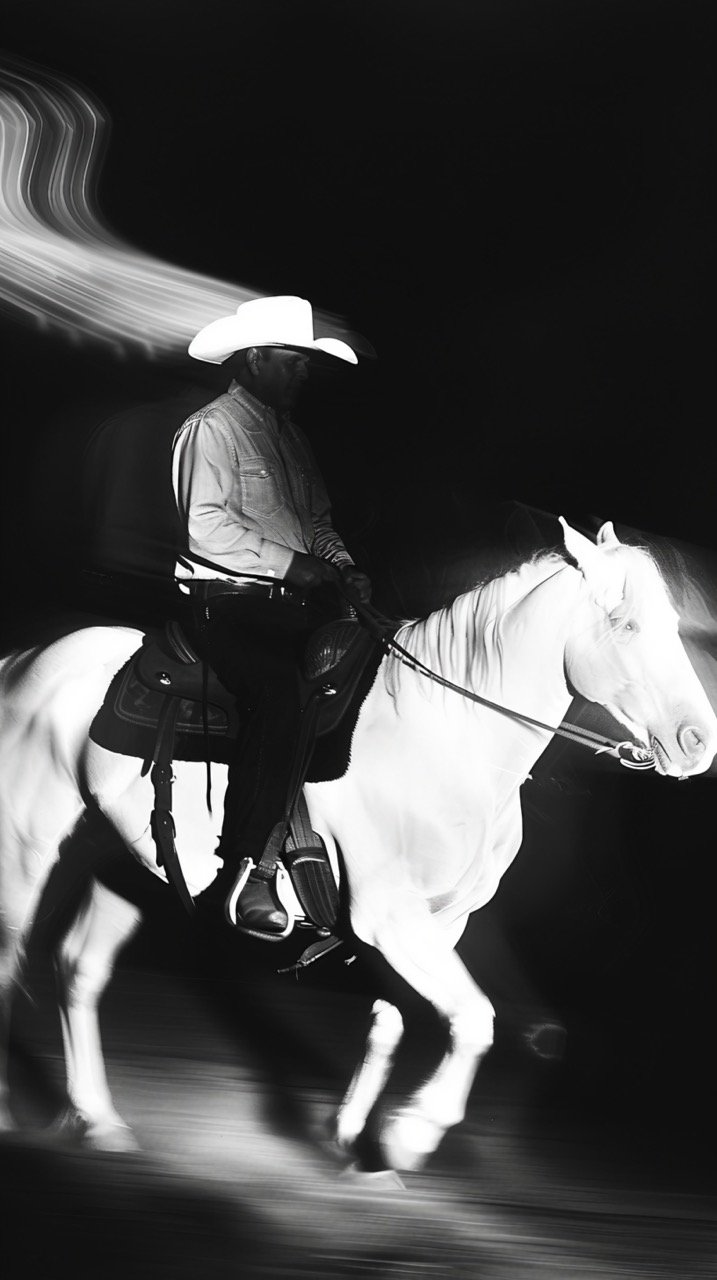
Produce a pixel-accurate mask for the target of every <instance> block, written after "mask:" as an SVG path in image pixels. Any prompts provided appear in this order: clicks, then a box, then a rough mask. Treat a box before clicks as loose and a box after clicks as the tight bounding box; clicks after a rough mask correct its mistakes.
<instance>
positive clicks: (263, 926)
mask: <svg viewBox="0 0 717 1280" xmlns="http://www.w3.org/2000/svg"><path fill="white" fill-rule="evenodd" d="M230 923H231V924H235V925H236V926H237V927H238V928H239V929H247V930H249V931H250V932H251V933H270V934H275V935H276V934H282V933H283V932H284V930H285V929H286V927H287V925H288V923H289V917H288V915H287V914H286V911H285V910H284V908H283V907H282V905H281V903H280V902H279V901H278V899H277V897H276V893H275V891H274V882H273V880H265V879H264V878H263V877H262V876H257V875H256V874H254V873H252V874H251V875H250V876H249V878H248V880H247V882H246V884H245V885H244V888H243V889H242V891H241V893H240V894H239V897H238V898H237V901H236V910H235V919H234V920H231V921H230Z"/></svg>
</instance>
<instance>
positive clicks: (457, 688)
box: [179, 552, 655, 769]
mask: <svg viewBox="0 0 717 1280" xmlns="http://www.w3.org/2000/svg"><path fill="white" fill-rule="evenodd" d="M179 559H180V560H181V561H183V563H184V564H185V565H188V566H191V563H192V561H194V562H195V563H198V564H202V565H204V566H206V567H207V568H211V569H214V570H215V571H218V572H220V573H221V574H222V575H226V576H231V570H228V569H226V568H225V567H224V566H223V565H220V564H217V563H216V562H215V561H213V560H207V559H206V558H205V557H204V556H200V555H197V554H196V552H192V553H191V555H184V556H180V557H179ZM242 577H244V578H251V579H253V580H256V581H258V582H265V583H269V584H272V585H274V586H275V585H276V581H277V580H276V578H270V577H267V576H266V575H264V574H260V573H245V574H242ZM336 589H337V591H338V592H339V594H340V595H341V596H343V598H344V600H346V602H347V604H348V605H350V607H351V609H352V611H353V613H354V614H355V615H356V616H357V617H358V618H359V619H360V621H361V622H362V624H363V625H364V626H365V628H366V630H367V631H369V632H370V633H371V634H372V635H373V636H375V637H376V639H377V640H379V641H380V643H381V644H382V645H383V647H384V649H385V650H386V652H387V653H393V654H394V655H395V656H396V657H397V658H398V659H399V661H400V662H402V663H403V664H404V666H407V667H410V668H411V669H412V670H413V671H415V672H417V674H418V675H422V676H425V677H426V679H428V680H432V681H433V682H434V684H439V685H441V686H442V687H443V688H444V689H450V690H452V692H453V693H458V694H460V696H461V697H462V698H467V699H468V700H469V701H470V702H477V703H480V705H481V706H483V707H488V708H489V709H490V710H491V711H497V712H498V714H499V715H502V716H508V718H509V719H511V720H520V721H522V723H523V724H530V725H533V727H534V728H536V729H545V730H546V731H547V732H548V733H550V734H556V735H558V736H559V737H561V738H567V739H568V740H569V741H570V742H576V743H577V744H578V745H579V746H581V747H589V748H590V749H591V750H592V751H594V752H595V753H596V755H609V756H614V757H615V759H616V760H619V762H620V764H622V765H624V766H625V768H626V769H654V767H655V753H654V751H652V750H651V749H650V748H649V747H639V746H637V745H636V744H635V743H634V742H628V741H624V742H618V740H617V739H616V738H607V737H604V736H603V735H602V734H599V733H593V731H592V729H583V728H581V726H580V725H576V724H570V723H569V722H568V721H566V720H562V721H561V722H560V724H558V725H553V724H545V723H544V721H542V720H536V719H534V717H533V716H528V715H526V714H525V713H524V712H522V711H513V710H511V708H510V707H503V706H501V704H500V703H499V702H491V700H490V698H483V697H482V696H481V695H480V694H479V693H473V691H472V690H471V689H465V688H464V687H463V685H460V684H454V683H453V681H452V680H448V679H446V677H445V676H441V675H439V674H438V672H437V671H432V670H431V668H430V667H427V666H426V665H425V664H424V663H423V662H421V661H420V660H419V659H418V658H414V657H413V654H411V653H409V652H408V650H407V649H404V647H403V645H400V644H399V643H398V641H396V640H394V638H393V636H392V635H390V634H389V632H391V631H392V630H394V629H395V627H396V623H395V622H392V621H391V620H390V619H389V618H386V617H385V616H384V615H383V614H381V613H379V611H378V610H377V609H374V608H373V606H372V605H366V604H363V603H362V602H361V601H360V600H359V598H358V595H357V593H356V592H355V591H353V590H352V589H351V588H350V587H348V586H347V585H346V583H342V582H337V583H336Z"/></svg>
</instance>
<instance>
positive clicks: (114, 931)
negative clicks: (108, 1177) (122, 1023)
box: [55, 881, 141, 1151]
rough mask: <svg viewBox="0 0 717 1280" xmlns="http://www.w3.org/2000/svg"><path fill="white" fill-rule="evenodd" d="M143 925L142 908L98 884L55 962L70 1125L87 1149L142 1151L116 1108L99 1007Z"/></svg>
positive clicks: (94, 886) (95, 885)
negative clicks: (122, 956) (123, 950)
mask: <svg viewBox="0 0 717 1280" xmlns="http://www.w3.org/2000/svg"><path fill="white" fill-rule="evenodd" d="M140 919H141V913H140V911H139V910H138V908H137V907H135V906H133V905H131V904H130V903H129V902H126V901H125V899H124V898H120V897H118V896H117V894H114V893H112V892H111V891H110V890H109V889H107V888H106V887H105V886H104V885H101V884H99V883H98V882H97V881H94V882H93V884H92V888H91V890H90V893H89V894H88V896H87V898H86V900H85V903H84V904H83V907H82V909H81V910H80V912H79V913H78V915H77V917H76V919H75V920H74V922H73V924H72V926H71V928H70V930H69V932H68V933H67V934H66V935H65V937H64V938H63V940H62V942H61V944H60V946H59V948H58V951H57V954H56V957H55V969H56V974H57V982H58V993H59V1004H60V1022H61V1026H62V1039H63V1044H64V1049H65V1065H66V1071H67V1093H68V1099H69V1107H68V1111H67V1115H66V1123H67V1124H68V1125H70V1126H72V1127H73V1128H74V1129H76V1131H77V1133H78V1135H79V1136H80V1137H81V1139H82V1141H83V1143H84V1145H86V1146H91V1147H94V1148H97V1149H98V1150H107V1151H127V1150H134V1149H135V1148H136V1146H137V1143H136V1142H135V1139H134V1137H133V1136H132V1133H131V1130H130V1129H129V1127H128V1125H127V1124H126V1123H125V1122H124V1120H123V1119H122V1118H121V1116H120V1115H119V1114H118V1113H117V1111H116V1110H115V1107H114V1104H113V1102H112V1096H111V1094H110V1089H109V1084H108V1081H107V1073H106V1070H105V1062H104V1055H103V1052H102V1040H101V1035H100V1027H99V1016H98V1007H99V1002H100V999H101V997H102V994H103V992H104V991H105V989H106V987H107V984H108V982H109V980H110V977H111V975H112V971H113V968H114V963H115V960H116V958H117V955H118V953H119V951H120V949H121V948H122V947H123V946H124V945H125V944H126V943H127V942H128V941H129V939H130V938H131V936H132V934H133V933H134V932H135V930H136V928H137V926H138V924H139V922H140Z"/></svg>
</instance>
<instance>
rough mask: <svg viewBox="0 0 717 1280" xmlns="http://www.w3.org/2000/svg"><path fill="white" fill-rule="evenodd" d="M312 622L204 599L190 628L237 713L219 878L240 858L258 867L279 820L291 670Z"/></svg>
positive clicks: (239, 600)
mask: <svg viewBox="0 0 717 1280" xmlns="http://www.w3.org/2000/svg"><path fill="white" fill-rule="evenodd" d="M316 621H317V619H316V617H315V616H314V614H313V613H312V612H310V610H309V609H308V607H306V606H304V607H301V606H299V605H296V604H292V603H289V602H286V601H284V600H281V599H279V600H276V601H274V600H268V599H265V598H262V597H253V596H249V597H247V596H243V595H240V594H234V595H228V596H216V597H213V598H210V599H209V601H208V602H207V604H206V606H202V609H201V611H200V610H197V611H196V614H195V622H194V625H193V626H192V627H191V628H190V630H191V638H192V641H193V643H194V645H195V647H196V649H197V651H198V652H199V653H200V655H201V656H202V657H203V658H204V659H205V660H206V661H207V662H208V664H209V666H210V667H211V668H212V669H213V670H214V671H215V672H216V674H217V675H218V676H219V679H220V680H221V681H222V683H223V684H224V685H225V686H226V688H228V689H229V690H230V691H231V692H232V693H233V694H235V695H236V698H237V705H238V710H239V720H240V724H241V730H240V735H239V740H238V742H237V749H236V752H235V753H234V757H233V759H232V760H231V761H230V764H229V769H228V780H227V792H226V796H225V800H224V820H223V824H222V832H221V839H220V844H219V849H218V853H219V855H220V857H222V858H223V860H224V871H225V872H226V873H227V874H229V873H233V872H235V871H236V869H237V867H238V865H239V863H240V861H241V859H242V858H245V857H251V858H253V859H254V861H255V862H257V863H258V861H259V859H260V858H261V855H262V853H263V851H264V847H265V845H266V842H267V840H268V838H269V835H270V834H271V831H272V830H273V828H274V826H275V824H276V823H277V822H278V821H279V820H280V819H281V818H282V817H283V815H284V812H285V807H286V802H287V799H288V789H289V784H290V781H291V773H292V766H293V764H294V754H295V748H296V743H297V738H298V734H299V724H300V716H301V708H300V701H299V683H298V664H299V661H300V656H301V651H302V648H303V644H304V640H305V637H306V634H307V632H308V630H309V629H310V627H311V626H312V625H314V624H315V623H316ZM222 879H224V876H222Z"/></svg>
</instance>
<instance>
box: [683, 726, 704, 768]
mask: <svg viewBox="0 0 717 1280" xmlns="http://www.w3.org/2000/svg"><path fill="white" fill-rule="evenodd" d="M677 740H678V742H679V744H680V748H681V750H682V751H683V752H684V754H685V755H686V756H689V757H690V758H691V759H694V760H698V759H699V758H700V756H701V755H703V753H704V750H705V742H704V738H703V737H702V734H701V733H700V732H699V730H698V729H695V727H694V725H691V724H688V725H684V727H683V728H682V729H680V732H679V733H678V735H677Z"/></svg>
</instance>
